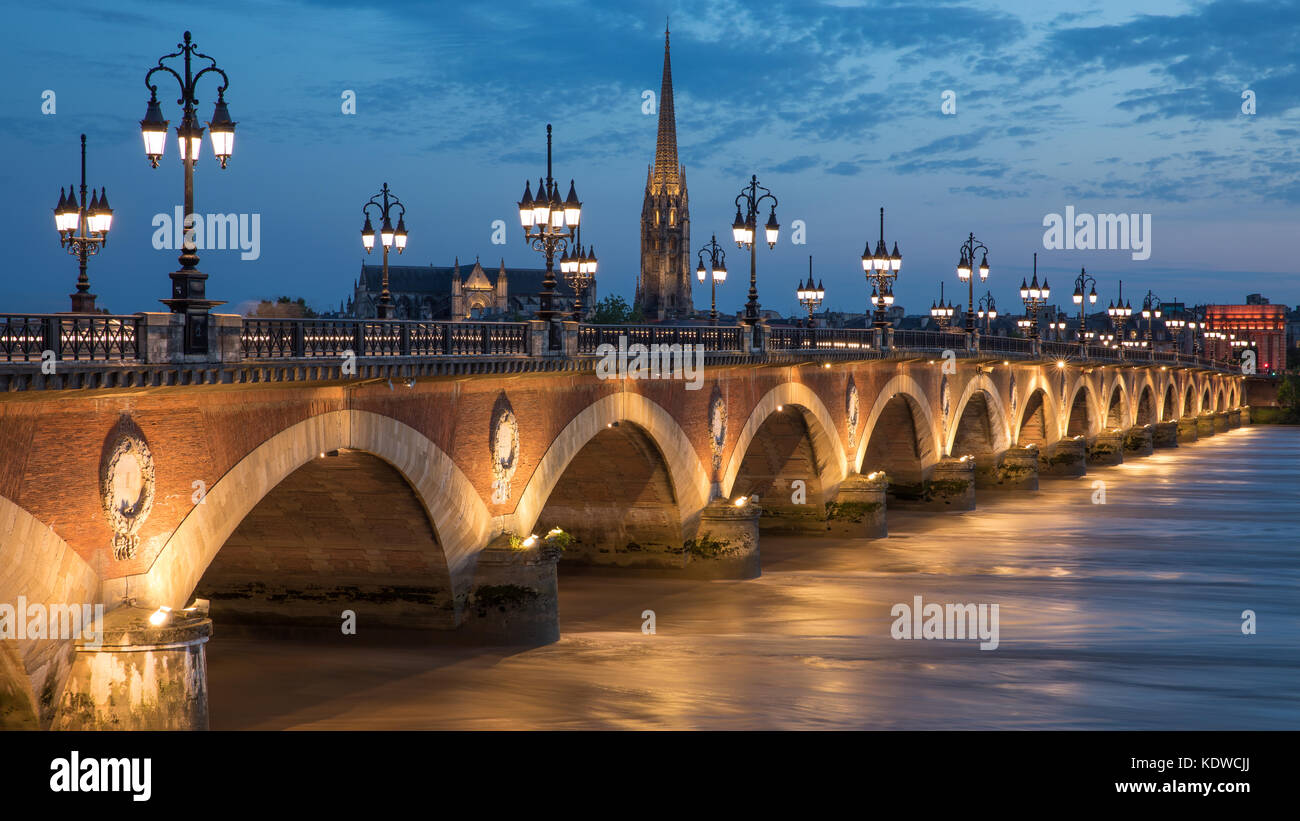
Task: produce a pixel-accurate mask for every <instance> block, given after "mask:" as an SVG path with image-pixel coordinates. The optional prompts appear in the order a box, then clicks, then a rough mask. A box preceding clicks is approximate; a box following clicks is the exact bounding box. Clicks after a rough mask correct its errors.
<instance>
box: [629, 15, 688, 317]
mask: <svg viewBox="0 0 1300 821" xmlns="http://www.w3.org/2000/svg"><path fill="white" fill-rule="evenodd" d="M687 206H688V200H687V196H686V169H685V168H684V167H682V166H681V165H679V164H678V163H677V120H676V117H675V116H674V115H673V72H672V67H671V65H670V64H669V61H668V31H667V29H665V30H664V77H663V84H662V86H661V88H660V89H659V136H658V139H657V141H656V142H655V158H654V162H653V163H652V164H651V165H650V170H649V173H648V175H647V177H646V185H645V200H644V202H643V204H642V206H641V275H640V276H639V277H638V278H637V286H636V304H637V305H638V306H640V308H641V310H642V311H643V312H644V313H645V317H646V319H649V320H655V319H681V318H683V317H687V316H690V315H691V313H692V312H693V311H694V310H695V306H694V304H693V303H692V302H691V276H692V268H691V218H690V213H689V211H688V208H687Z"/></svg>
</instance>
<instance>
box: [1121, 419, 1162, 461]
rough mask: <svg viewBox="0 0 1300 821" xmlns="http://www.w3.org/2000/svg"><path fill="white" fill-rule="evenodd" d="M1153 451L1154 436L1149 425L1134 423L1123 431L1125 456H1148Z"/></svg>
mask: <svg viewBox="0 0 1300 821" xmlns="http://www.w3.org/2000/svg"><path fill="white" fill-rule="evenodd" d="M1154 452H1155V436H1154V431H1153V430H1152V429H1151V426H1150V425H1135V426H1134V427H1131V428H1129V429H1128V430H1127V431H1125V433H1124V455H1125V456H1150V455H1151V454H1152V453H1154Z"/></svg>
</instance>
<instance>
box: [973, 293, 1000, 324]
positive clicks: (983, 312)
mask: <svg viewBox="0 0 1300 821" xmlns="http://www.w3.org/2000/svg"><path fill="white" fill-rule="evenodd" d="M975 315H976V316H978V317H979V318H980V319H982V320H984V333H986V334H989V333H993V320H995V319H997V318H998V305H997V303H996V302H994V301H993V292H992V291H988V292H986V293H985V294H984V296H982V297H980V301H979V310H978V311H976V313H975Z"/></svg>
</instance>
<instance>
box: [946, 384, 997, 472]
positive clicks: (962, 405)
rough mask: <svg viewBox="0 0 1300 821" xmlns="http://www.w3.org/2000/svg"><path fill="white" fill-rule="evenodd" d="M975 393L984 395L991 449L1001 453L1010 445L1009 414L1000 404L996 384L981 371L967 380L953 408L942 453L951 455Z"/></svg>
mask: <svg viewBox="0 0 1300 821" xmlns="http://www.w3.org/2000/svg"><path fill="white" fill-rule="evenodd" d="M977 393H978V394H982V395H983V396H984V406H985V408H986V409H987V412H988V415H987V420H986V421H987V423H988V431H989V433H990V435H991V436H990V438H991V441H990V442H989V445H990V446H991V448H992V451H993V452H994V453H1002V452H1003V451H1005V450H1006V449H1007V448H1009V447H1011V431H1010V424H1009V422H1008V419H1009V416H1010V415H1009V414H1008V413H1007V411H1006V408H1005V407H1004V406H1003V404H1002V397H1001V396H1000V395H999V394H998V389H997V385H995V384H994V382H993V380H992V379H990V378H989V376H988V374H985V373H981V374H979V375H977V376H973V377H971V378H970V379H969V380H967V382H966V388H965V389H964V390H963V391H962V395H961V399H960V400H958V402H957V404H956V405H955V406H954V408H953V412H952V421H951V422H950V423H949V424H948V426H947V427H948V437H947V441H945V442H944V448H943V450H944V453H946V454H949V455H953V454H952V448H953V445H954V444H955V443H956V442H957V434H958V433H960V432H961V427H962V421H963V419H964V414H965V412H966V408H967V405H969V404H970V402H971V401H972V400H973V399H974V398H975V395H976V394H977ZM958 455H960V454H958Z"/></svg>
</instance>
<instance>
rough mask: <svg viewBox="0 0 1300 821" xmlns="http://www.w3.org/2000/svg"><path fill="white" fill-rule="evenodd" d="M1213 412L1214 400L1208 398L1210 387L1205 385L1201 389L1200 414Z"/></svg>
mask: <svg viewBox="0 0 1300 821" xmlns="http://www.w3.org/2000/svg"><path fill="white" fill-rule="evenodd" d="M1213 410H1214V400H1213V399H1212V398H1211V397H1210V386H1209V385H1208V384H1207V385H1206V386H1205V387H1204V388H1202V389H1201V407H1200V413H1211V412H1213Z"/></svg>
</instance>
